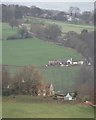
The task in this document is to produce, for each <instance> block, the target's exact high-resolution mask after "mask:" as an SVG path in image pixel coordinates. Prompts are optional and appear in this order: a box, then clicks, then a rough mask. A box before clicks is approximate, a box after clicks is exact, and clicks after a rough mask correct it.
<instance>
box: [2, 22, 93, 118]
mask: <svg viewBox="0 0 96 120" xmlns="http://www.w3.org/2000/svg"><path fill="white" fill-rule="evenodd" d="M68 29H70V27H69V28H68ZM79 30H80V29H79ZM16 33H17V28H13V29H12V28H11V27H10V26H9V25H8V24H6V23H4V24H3V42H2V48H3V49H2V62H3V64H8V65H21V66H23V65H29V64H30V65H36V66H37V67H38V69H40V71H41V72H42V74H43V75H44V78H45V81H46V82H50V83H53V86H54V88H55V91H58V90H59V91H64V90H65V89H66V90H68V91H71V90H72V85H73V84H74V80H75V76H76V74H77V72H78V70H79V69H80V66H75V67H64V68H58V67H50V68H42V67H41V66H42V65H45V64H47V63H48V61H49V60H54V59H60V60H63V59H65V58H71V57H72V58H73V60H82V59H83V58H82V56H81V55H80V54H79V53H78V52H76V51H75V50H73V49H71V48H66V47H63V46H58V45H55V44H54V43H51V42H45V41H43V40H40V39H37V38H32V39H22V40H7V41H6V38H7V37H8V36H9V35H14V34H16ZM9 70H10V72H11V74H12V75H13V74H14V71H15V70H16V68H15V67H10V68H9ZM64 92H66V91H64ZM37 101H40V99H38V98H36V100H35V98H34V97H32V96H16V98H13V97H12V96H9V97H3V104H2V105H3V108H2V114H3V118H72V117H73V118H82V117H83V118H92V117H93V116H94V114H93V113H94V111H93V108H92V107H87V106H84V105H82V104H70V103H67V104H66V103H57V101H51V102H42V101H40V102H37Z"/></svg>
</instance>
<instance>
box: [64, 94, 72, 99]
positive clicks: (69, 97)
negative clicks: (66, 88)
mask: <svg viewBox="0 0 96 120" xmlns="http://www.w3.org/2000/svg"><path fill="white" fill-rule="evenodd" d="M64 100H72V96H71V95H70V94H69V93H67V95H66V96H64Z"/></svg>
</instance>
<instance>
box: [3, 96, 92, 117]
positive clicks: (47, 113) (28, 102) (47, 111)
mask: <svg viewBox="0 0 96 120" xmlns="http://www.w3.org/2000/svg"><path fill="white" fill-rule="evenodd" d="M44 99H46V98H43V101H42V99H41V98H33V97H32V96H16V98H12V97H10V96H9V97H3V109H2V115H3V118H94V109H93V108H92V107H88V106H85V105H83V104H80V103H79V104H78V103H74V102H73V103H70V102H69V103H57V102H56V101H53V102H47V103H46V102H44Z"/></svg>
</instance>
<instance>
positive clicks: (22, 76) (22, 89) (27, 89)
mask: <svg viewBox="0 0 96 120" xmlns="http://www.w3.org/2000/svg"><path fill="white" fill-rule="evenodd" d="M43 80H44V78H43V76H42V74H41V73H40V72H39V70H38V69H37V68H36V67H34V66H25V67H23V68H22V69H20V70H18V71H17V72H16V73H15V75H14V76H13V77H12V76H10V74H9V71H8V67H5V66H3V67H2V95H12V94H13V95H14V94H31V95H37V91H38V89H42V88H41V87H40V86H42V85H43V82H44V81H43Z"/></svg>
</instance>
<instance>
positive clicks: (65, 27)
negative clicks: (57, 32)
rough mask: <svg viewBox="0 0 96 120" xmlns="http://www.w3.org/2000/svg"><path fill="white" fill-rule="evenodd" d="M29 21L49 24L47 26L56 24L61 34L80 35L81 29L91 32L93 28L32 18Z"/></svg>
mask: <svg viewBox="0 0 96 120" xmlns="http://www.w3.org/2000/svg"><path fill="white" fill-rule="evenodd" d="M31 20H32V21H33V22H36V21H37V22H41V23H42V22H44V23H49V24H53V23H55V24H57V25H59V26H60V27H61V29H62V32H64V33H67V32H69V31H75V32H77V33H81V31H82V30H83V29H87V30H88V31H93V30H94V26H91V25H78V24H70V23H66V22H63V21H57V20H50V19H43V18H34V17H32V18H31Z"/></svg>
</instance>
